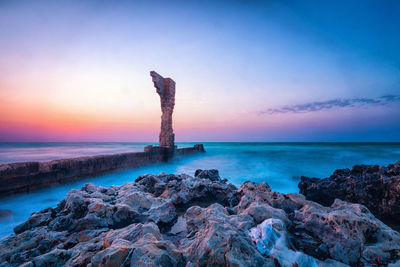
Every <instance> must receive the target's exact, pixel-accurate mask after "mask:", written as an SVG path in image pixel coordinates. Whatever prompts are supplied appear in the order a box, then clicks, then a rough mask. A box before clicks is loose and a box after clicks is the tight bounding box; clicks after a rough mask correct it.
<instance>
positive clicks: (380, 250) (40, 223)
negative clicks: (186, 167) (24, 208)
mask: <svg viewBox="0 0 400 267" xmlns="http://www.w3.org/2000/svg"><path fill="white" fill-rule="evenodd" d="M14 231H15V234H13V235H10V236H9V237H7V238H5V239H3V240H1V241H0V266H19V265H23V266H187V267H189V266H290V267H292V266H348V265H351V266H385V265H388V264H392V266H396V264H397V263H398V262H399V259H400V234H399V233H398V232H396V231H394V230H392V229H391V228H389V227H388V226H386V225H385V224H383V223H382V222H381V221H379V220H377V219H376V218H375V217H374V216H373V215H372V214H371V213H370V212H369V210H368V209H367V208H366V207H365V206H363V205H360V204H351V203H347V202H343V201H341V200H335V201H334V203H333V204H332V205H331V206H330V207H324V206H322V205H320V204H317V203H315V202H312V201H308V200H306V199H305V198H304V196H302V195H298V194H280V193H277V192H274V191H272V190H271V188H270V187H269V186H268V184H266V183H253V182H245V183H244V184H243V185H242V186H241V187H240V188H239V189H237V188H235V186H233V185H231V184H229V183H226V180H221V178H220V177H219V174H218V171H216V170H197V171H196V175H195V177H191V176H189V175H185V174H181V175H172V174H166V173H161V174H159V175H152V174H146V175H141V176H139V177H137V179H136V180H135V182H133V183H127V184H125V185H123V186H111V187H109V188H104V187H99V186H96V185H94V184H85V185H84V186H83V187H82V189H80V190H71V191H70V192H69V193H68V194H67V196H66V198H65V199H64V200H62V201H61V202H60V203H59V204H58V205H57V207H55V208H47V209H45V210H42V211H40V212H35V213H33V214H32V215H31V217H30V218H29V219H28V220H27V221H26V222H23V223H21V224H20V225H18V226H16V227H15V229H14Z"/></svg>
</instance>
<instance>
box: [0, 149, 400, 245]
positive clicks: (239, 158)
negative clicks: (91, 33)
mask: <svg viewBox="0 0 400 267" xmlns="http://www.w3.org/2000/svg"><path fill="white" fill-rule="evenodd" d="M148 144H149V143H22V144H21V143H17V144H12V143H8V144H5V143H3V144H0V163H1V162H3V163H4V162H14V161H15V162H16V161H37V160H42V161H43V160H50V159H54V158H71V157H79V156H88V155H99V154H112V153H121V152H133V151H143V147H144V146H145V145H148ZM193 144H194V143H178V146H180V147H184V146H191V145H193ZM204 144H205V149H206V151H207V152H206V153H200V154H196V155H191V156H185V157H179V158H175V159H174V160H172V161H170V162H168V163H158V164H152V165H147V166H144V167H141V168H137V169H127V170H120V171H117V172H113V173H110V174H106V175H102V176H98V177H92V178H87V179H84V180H80V181H77V182H74V183H70V184H64V185H60V186H57V187H51V188H46V189H43V190H40V191H36V192H32V193H28V194H22V195H16V196H11V197H8V198H3V199H0V209H9V210H12V212H13V216H12V217H10V218H8V219H5V220H3V221H0V238H3V237H5V236H6V235H8V234H10V233H12V229H13V227H14V226H15V225H17V224H19V223H21V222H23V221H24V220H26V219H27V218H28V217H29V215H30V214H31V213H32V212H34V211H39V210H42V209H44V208H47V207H50V206H52V207H55V206H56V204H57V203H58V202H59V201H60V200H61V199H63V198H64V197H65V194H66V193H67V192H68V191H69V190H71V189H72V188H75V189H79V188H81V187H82V185H83V184H84V183H87V182H91V183H95V184H97V185H101V186H110V185H122V184H124V183H126V182H132V181H134V180H135V178H136V177H137V176H138V175H140V174H144V173H155V174H158V173H160V172H167V173H187V174H191V175H193V174H194V171H195V170H196V169H212V168H214V169H218V170H219V171H220V175H221V177H222V178H227V179H228V180H229V182H231V183H233V184H235V185H236V186H240V184H242V183H243V182H244V181H247V180H251V181H255V182H267V183H268V184H269V185H270V186H271V187H272V189H273V190H275V191H279V192H298V188H297V184H298V182H299V179H300V178H299V177H300V176H302V175H305V176H312V177H327V176H329V175H330V174H332V172H333V171H334V170H336V169H339V168H351V167H352V166H353V165H354V164H378V165H387V164H389V163H394V162H396V161H399V160H400V143H204Z"/></svg>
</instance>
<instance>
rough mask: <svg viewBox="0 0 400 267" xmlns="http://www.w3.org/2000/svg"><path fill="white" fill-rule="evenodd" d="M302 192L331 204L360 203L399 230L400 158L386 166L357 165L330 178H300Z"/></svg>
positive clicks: (316, 199) (321, 201) (313, 199)
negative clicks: (339, 201) (340, 202)
mask: <svg viewBox="0 0 400 267" xmlns="http://www.w3.org/2000/svg"><path fill="white" fill-rule="evenodd" d="M299 188H300V193H301V194H303V195H305V196H306V198H307V199H309V200H312V201H316V202H318V203H320V204H322V205H325V206H330V205H331V204H332V203H333V202H334V200H335V198H339V199H341V200H345V201H348V202H353V203H360V204H363V205H365V206H366V207H368V209H369V210H370V211H371V212H372V213H373V214H374V215H375V216H376V217H378V218H379V219H381V220H382V221H383V222H385V223H386V224H388V225H389V226H391V227H393V228H395V229H397V230H399V229H400V161H399V162H397V163H395V164H389V165H388V166H387V167H381V166H378V165H369V166H368V165H355V166H354V167H353V168H352V169H351V170H350V169H342V170H336V171H335V172H334V173H333V174H332V175H331V176H330V177H329V178H325V179H318V178H308V177H301V182H300V183H299Z"/></svg>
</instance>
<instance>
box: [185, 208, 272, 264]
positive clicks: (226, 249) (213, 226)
mask: <svg viewBox="0 0 400 267" xmlns="http://www.w3.org/2000/svg"><path fill="white" fill-rule="evenodd" d="M230 217H231V216H229V214H228V211H227V210H226V209H225V208H224V207H223V206H221V205H219V204H212V205H211V206H209V207H208V208H200V207H198V206H194V207H191V208H189V209H188V210H187V212H186V214H185V219H186V224H187V227H188V232H189V233H188V235H187V236H189V238H187V239H183V240H181V243H180V248H181V249H182V252H183V255H184V256H185V257H186V259H187V261H188V263H189V264H193V265H194V266H234V265H237V266H267V265H268V264H271V263H272V261H271V260H267V259H265V258H263V257H262V255H261V254H260V253H259V252H258V251H257V249H256V248H255V246H254V244H253V243H252V241H251V239H250V237H249V236H248V235H247V234H246V233H245V232H244V231H242V230H240V229H239V228H238V227H237V226H236V225H235V223H233V222H232V221H231V220H230ZM249 219H250V218H249Z"/></svg>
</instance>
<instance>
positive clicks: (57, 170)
mask: <svg viewBox="0 0 400 267" xmlns="http://www.w3.org/2000/svg"><path fill="white" fill-rule="evenodd" d="M193 152H204V147H203V145H201V144H199V145H195V146H193V147H188V148H179V149H174V148H166V147H157V146H148V147H146V148H145V151H144V152H135V153H122V154H113V155H99V156H91V157H79V158H72V159H60V160H52V161H47V162H21V163H10V164H0V196H5V195H10V194H16V193H22V192H27V191H31V190H35V189H39V188H43V187H46V186H50V185H57V184H62V183H67V182H72V181H75V180H78V179H81V178H84V177H90V176H96V175H100V174H104V173H107V172H111V171H114V170H117V169H123V168H132V167H138V166H142V165H145V164H149V163H154V162H161V161H167V160H168V159H170V158H171V157H173V156H175V155H178V156H179V155H185V154H190V153H193Z"/></svg>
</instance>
